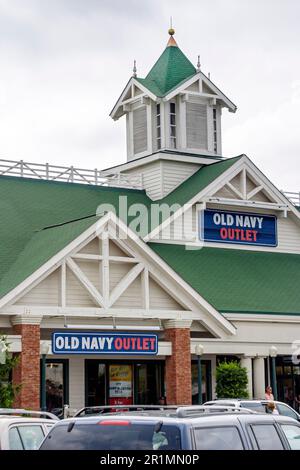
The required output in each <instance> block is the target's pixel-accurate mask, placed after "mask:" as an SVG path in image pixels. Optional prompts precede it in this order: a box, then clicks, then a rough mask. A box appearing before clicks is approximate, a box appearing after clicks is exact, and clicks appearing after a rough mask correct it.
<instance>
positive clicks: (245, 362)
mask: <svg viewBox="0 0 300 470" xmlns="http://www.w3.org/2000/svg"><path fill="white" fill-rule="evenodd" d="M241 366H242V367H245V368H246V369H247V378H248V386H247V389H248V394H249V398H253V385H252V357H248V356H243V357H242V358H241Z"/></svg>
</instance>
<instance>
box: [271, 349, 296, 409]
mask: <svg viewBox="0 0 300 470" xmlns="http://www.w3.org/2000/svg"><path fill="white" fill-rule="evenodd" d="M276 377H277V389H278V400H279V401H283V402H285V403H287V404H288V405H290V406H292V407H293V408H295V409H296V410H297V411H300V408H299V405H300V366H299V365H296V364H293V363H292V361H291V357H290V356H279V357H277V358H276Z"/></svg>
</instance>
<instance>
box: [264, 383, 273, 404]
mask: <svg viewBox="0 0 300 470" xmlns="http://www.w3.org/2000/svg"><path fill="white" fill-rule="evenodd" d="M265 399H266V400H272V401H274V395H273V393H272V387H270V385H268V386H267V388H266V393H265Z"/></svg>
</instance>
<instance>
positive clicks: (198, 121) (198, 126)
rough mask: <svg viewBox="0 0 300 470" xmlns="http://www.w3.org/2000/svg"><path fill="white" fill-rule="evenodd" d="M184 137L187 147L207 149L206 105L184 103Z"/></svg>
mask: <svg viewBox="0 0 300 470" xmlns="http://www.w3.org/2000/svg"><path fill="white" fill-rule="evenodd" d="M186 138H187V146H188V148H191V149H206V150H207V148H208V145H207V108H206V105H204V104H199V103H186Z"/></svg>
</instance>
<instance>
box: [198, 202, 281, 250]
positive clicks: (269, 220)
mask: <svg viewBox="0 0 300 470" xmlns="http://www.w3.org/2000/svg"><path fill="white" fill-rule="evenodd" d="M199 234H200V239H201V240H204V241H211V242H219V243H238V244H240V245H257V246H277V218H276V217H275V216H274V215H262V214H253V213H246V212H227V211H217V210H204V211H202V213H201V215H200V217H199Z"/></svg>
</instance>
